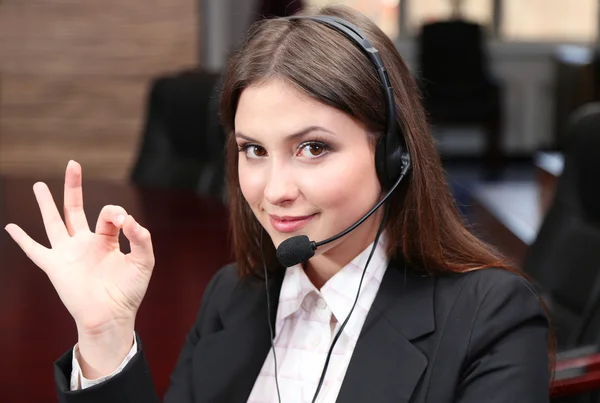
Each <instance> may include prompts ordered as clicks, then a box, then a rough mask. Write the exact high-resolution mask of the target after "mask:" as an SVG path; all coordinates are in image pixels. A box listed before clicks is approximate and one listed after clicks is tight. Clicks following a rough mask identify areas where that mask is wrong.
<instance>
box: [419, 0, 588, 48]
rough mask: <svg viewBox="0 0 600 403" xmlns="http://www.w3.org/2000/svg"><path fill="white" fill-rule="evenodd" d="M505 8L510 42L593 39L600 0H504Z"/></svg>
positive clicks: (505, 30) (504, 24)
mask: <svg viewBox="0 0 600 403" xmlns="http://www.w3.org/2000/svg"><path fill="white" fill-rule="evenodd" d="M413 1H414V0H413ZM419 2H420V0H419ZM502 9H503V15H502V27H501V35H502V39H505V40H507V41H515V40H517V41H540V40H542V41H567V42H570V41H576V42H579V41H585V42H593V41H595V39H596V35H597V33H598V27H597V18H598V0H568V1H567V0H526V1H524V0H503V2H502Z"/></svg>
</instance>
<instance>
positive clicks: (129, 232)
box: [123, 215, 154, 270]
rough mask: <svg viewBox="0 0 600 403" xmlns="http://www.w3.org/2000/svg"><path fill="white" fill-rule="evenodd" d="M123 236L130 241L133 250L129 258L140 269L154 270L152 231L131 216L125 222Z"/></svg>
mask: <svg viewBox="0 0 600 403" xmlns="http://www.w3.org/2000/svg"><path fill="white" fill-rule="evenodd" d="M123 234H125V236H126V237H127V239H128V240H129V246H130V249H131V252H130V253H129V254H128V255H127V258H128V259H129V260H130V261H131V262H132V263H134V264H135V265H136V266H137V267H138V268H140V269H145V270H152V269H153V267H154V251H153V249H152V239H151V237H150V231H148V230H147V229H146V228H144V227H142V226H141V225H140V224H138V223H137V221H135V219H134V218H133V217H132V216H130V215H129V216H127V218H125V221H124V222H123Z"/></svg>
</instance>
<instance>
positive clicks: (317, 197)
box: [235, 80, 381, 264]
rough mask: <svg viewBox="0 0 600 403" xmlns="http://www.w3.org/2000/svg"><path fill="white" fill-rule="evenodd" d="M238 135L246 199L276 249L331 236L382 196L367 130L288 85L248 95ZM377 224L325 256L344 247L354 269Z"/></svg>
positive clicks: (258, 88)
mask: <svg viewBox="0 0 600 403" xmlns="http://www.w3.org/2000/svg"><path fill="white" fill-rule="evenodd" d="M235 130H236V141H237V144H238V149H239V150H240V153H239V180H240V186H241V190H242V193H243V195H244V198H245V199H246V201H247V202H248V204H249V205H250V207H251V208H252V211H253V212H254V214H255V215H256V218H257V219H258V220H259V222H260V223H261V224H262V226H263V227H264V228H265V229H266V231H267V232H268V234H269V235H270V236H271V239H272V240H273V243H274V244H275V246H276V247H277V246H278V245H279V244H280V243H281V242H282V241H283V240H285V239H287V238H289V237H291V236H294V235H307V236H308V237H309V238H310V239H311V240H314V241H317V242H318V241H321V240H324V239H326V238H329V237H330V236H332V235H335V234H337V233H339V232H341V231H343V230H344V229H346V228H348V227H349V226H350V225H352V224H353V223H354V222H355V221H357V220H358V219H359V218H360V217H362V216H363V215H364V214H365V213H366V212H367V211H369V210H370V209H371V208H372V207H373V206H374V205H375V203H377V201H378V199H379V197H380V195H381V188H380V184H379V181H378V179H377V174H376V171H375V164H374V149H373V147H372V146H371V144H370V139H369V134H368V132H367V130H366V129H365V127H363V125H362V124H360V123H359V122H357V121H356V120H354V119H353V118H351V117H349V116H348V115H346V114H344V113H343V112H340V111H339V110H337V109H335V108H333V107H330V106H327V105H324V104H322V103H320V102H318V101H316V100H314V99H313V98H310V97H309V96H308V95H306V94H304V93H302V92H301V91H299V90H297V89H296V88H294V87H293V86H292V85H291V84H289V83H287V82H285V81H281V80H271V81H268V82H266V83H262V84H261V85H257V86H251V87H248V88H246V89H245V90H243V92H242V94H241V96H240V99H239V103H238V108H237V112H236V116H235ZM369 221H371V220H368V221H367V222H365V223H364V224H362V225H361V226H360V227H358V228H357V229H356V230H355V231H353V232H352V233H350V234H349V235H347V236H346V237H344V238H342V239H340V240H338V241H337V242H335V243H332V244H329V245H328V247H323V248H319V250H318V251H317V253H320V254H323V253H330V254H331V253H332V251H333V250H334V249H338V253H337V255H338V256H337V258H336V260H340V259H341V260H344V262H340V263H343V264H346V263H347V262H348V261H350V260H351V259H352V258H353V257H354V256H356V254H358V253H359V252H360V251H361V250H362V249H364V248H365V247H366V246H367V245H368V244H369V243H370V242H372V240H373V238H374V236H375V232H376V230H377V226H378V222H377V223H375V225H373V222H371V223H369ZM340 247H341V250H342V251H343V253H340V250H339V249H340Z"/></svg>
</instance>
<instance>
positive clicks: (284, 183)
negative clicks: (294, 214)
mask: <svg viewBox="0 0 600 403" xmlns="http://www.w3.org/2000/svg"><path fill="white" fill-rule="evenodd" d="M268 175H269V176H268V178H267V183H266V186H265V193H264V196H265V199H266V200H267V201H268V202H269V203H270V204H272V205H282V204H286V203H289V202H293V201H294V200H295V199H296V198H297V197H298V194H299V190H298V187H297V185H296V181H295V180H294V176H293V175H292V172H291V169H290V167H289V164H277V163H274V164H272V165H271V169H270V172H269V174H268Z"/></svg>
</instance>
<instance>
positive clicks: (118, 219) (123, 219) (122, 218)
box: [117, 214, 125, 224]
mask: <svg viewBox="0 0 600 403" xmlns="http://www.w3.org/2000/svg"><path fill="white" fill-rule="evenodd" d="M123 221H125V216H124V215H123V214H119V215H118V216H117V224H123Z"/></svg>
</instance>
